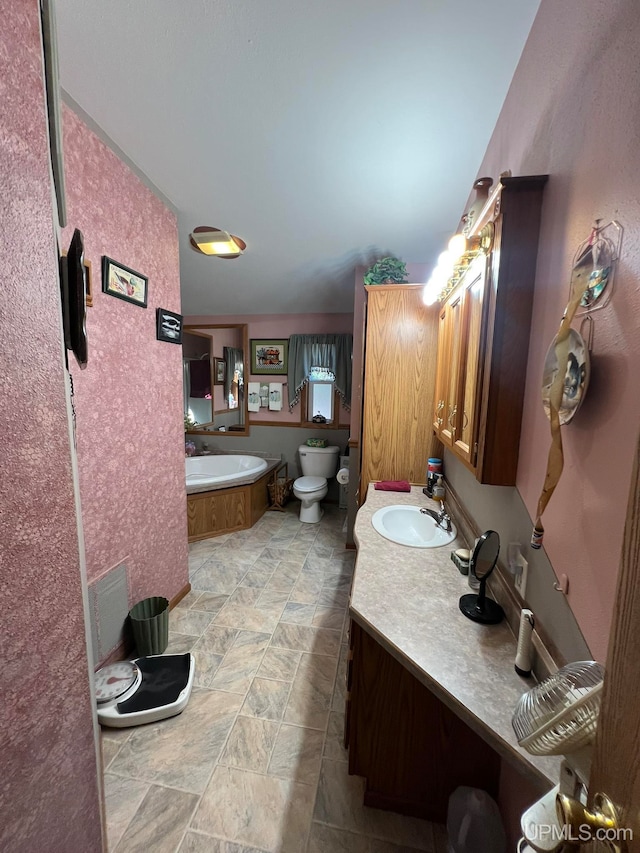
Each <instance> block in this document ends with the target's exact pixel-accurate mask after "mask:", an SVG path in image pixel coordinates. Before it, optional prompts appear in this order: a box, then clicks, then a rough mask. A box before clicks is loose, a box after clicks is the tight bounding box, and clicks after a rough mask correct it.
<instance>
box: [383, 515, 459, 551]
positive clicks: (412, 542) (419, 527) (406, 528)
mask: <svg viewBox="0 0 640 853" xmlns="http://www.w3.org/2000/svg"><path fill="white" fill-rule="evenodd" d="M371 523H372V524H373V527H374V530H377V531H378V533H379V534H380V535H381V536H384V538H385V539H389V540H390V541H391V542H397V543H398V545H409V546H410V547H411V548H439V547H440V546H441V545H448V544H449V542H453V540H454V539H455V538H456V529H455V527H454V526H453V524H452V525H451V530H450V531H447V530H443V529H442V528H441V527H438V525H437V524H436V522H435V519H433V518H432V517H431V516H430V515H426V514H425V513H423V512H420V507H419V506H405V505H395V506H385V507H383V508H382V509H379V510H377V511H376V512H374V514H373V515H372V517H371Z"/></svg>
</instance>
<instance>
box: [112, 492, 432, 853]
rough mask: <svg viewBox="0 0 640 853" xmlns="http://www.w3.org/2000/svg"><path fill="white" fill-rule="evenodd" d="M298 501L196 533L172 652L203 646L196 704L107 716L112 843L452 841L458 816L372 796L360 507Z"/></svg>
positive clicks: (149, 846)
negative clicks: (355, 732) (349, 691)
mask: <svg viewBox="0 0 640 853" xmlns="http://www.w3.org/2000/svg"><path fill="white" fill-rule="evenodd" d="M297 508H298V504H297V502H296V503H293V504H291V505H290V506H289V507H288V511H287V512H284V513H276V512H269V513H267V514H266V515H265V516H264V517H263V518H262V519H261V520H260V521H259V522H258V523H257V524H256V525H255V526H254V527H253V528H252V529H251V530H245V531H241V532H239V533H232V534H229V535H226V536H221V537H218V538H216V539H208V540H204V541H201V542H197V543H194V544H192V545H191V546H190V557H189V565H190V569H189V571H190V578H191V585H192V591H191V592H190V593H189V595H188V596H187V597H186V598H185V599H183V601H182V602H181V603H180V605H179V606H178V607H177V608H175V609H174V610H173V611H172V613H171V616H170V623H169V625H170V628H169V630H170V633H169V647H168V649H167V652H173V653H181V652H187V651H191V652H192V653H193V655H194V657H195V660H196V681H195V686H194V689H193V692H192V694H191V698H190V700H189V704H188V705H187V707H186V709H185V710H184V712H183V713H182V714H181V715H180V716H178V717H174V718H172V719H169V720H164V721H162V722H160V723H155V724H151V725H148V726H141V727H139V728H133V729H103V737H102V746H103V755H104V764H105V790H106V804H107V821H108V837H109V850H110V852H111V853H138V851H144V853H263V852H264V853H276V851H277V852H278V853H411V852H412V851H418V850H421V851H431V852H432V853H444V851H445V850H446V838H445V833H444V829H443V827H441V826H439V825H435V824H430V823H428V822H426V821H421V820H417V819H414V818H407V817H401V816H399V815H396V814H392V813H391V812H384V811H379V810H377V809H369V808H365V807H364V806H363V805H362V792H363V780H362V779H360V778H359V777H355V776H349V775H348V773H347V754H346V752H345V750H344V749H343V747H342V744H341V735H342V722H343V712H344V683H345V668H346V652H347V645H346V639H347V633H346V629H347V624H346V623H347V620H346V613H347V602H348V596H349V588H350V584H351V576H352V573H353V564H354V558H355V555H354V553H353V552H350V551H346V550H345V548H344V534H343V532H342V528H343V523H344V512H343V511H341V510H338V509H337V508H333V507H327V511H326V513H325V516H324V518H323V519H322V521H321V522H320V524H313V525H310V524H301V523H300V522H299V521H298V517H297Z"/></svg>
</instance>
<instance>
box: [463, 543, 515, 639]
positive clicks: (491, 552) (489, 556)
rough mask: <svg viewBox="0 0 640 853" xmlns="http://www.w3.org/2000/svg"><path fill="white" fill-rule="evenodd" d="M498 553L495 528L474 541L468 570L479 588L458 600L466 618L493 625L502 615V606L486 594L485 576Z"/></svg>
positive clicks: (491, 569) (489, 572)
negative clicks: (478, 583)
mask: <svg viewBox="0 0 640 853" xmlns="http://www.w3.org/2000/svg"><path fill="white" fill-rule="evenodd" d="M499 553H500V536H499V535H498V534H497V533H496V531H495V530H487V531H486V533H483V534H482V536H481V537H480V538H479V539H478V541H477V542H476V547H475V548H474V549H473V554H472V555H471V562H470V563H469V572H470V573H471V574H473V575H474V576H475V577H476V578H477V579H478V580H479V581H480V589H479V590H478V594H477V595H475V594H474V593H471V594H469V595H463V596H462V597H461V599H460V602H459V604H460V610H461V611H462V612H463V613H464V615H465V616H466V617H467V618H468V619H473V621H474V622H482V623H483V624H484V625H495V624H496V623H498V622H501V621H502V618H503V617H504V611H503V609H502V607H500V605H499V604H497V603H496V602H495V601H493V599H491V598H487V595H486V586H487V578H488V577H489V575H490V574H491V572H492V571H493V570H494V568H495V565H496V563H497V562H498V554H499Z"/></svg>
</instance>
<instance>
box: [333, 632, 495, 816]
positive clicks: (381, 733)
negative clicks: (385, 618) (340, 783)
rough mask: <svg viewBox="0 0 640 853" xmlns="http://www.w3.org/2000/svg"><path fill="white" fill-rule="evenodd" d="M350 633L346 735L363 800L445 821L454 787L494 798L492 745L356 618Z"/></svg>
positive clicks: (351, 771) (410, 813)
mask: <svg viewBox="0 0 640 853" xmlns="http://www.w3.org/2000/svg"><path fill="white" fill-rule="evenodd" d="M350 634H351V639H350V644H351V655H350V661H349V664H348V667H347V679H348V681H347V690H348V694H347V704H346V711H345V714H346V719H345V737H346V739H347V740H348V747H349V773H354V774H356V775H358V776H364V778H365V780H366V788H365V797H364V803H365V805H367V806H373V807H377V808H384V809H390V810H391V811H396V812H400V813H402V814H407V815H413V816H415V817H421V818H426V819H428V820H435V821H440V822H444V821H445V820H446V814H447V804H448V799H449V796H450V794H451V793H452V792H453V791H454V790H455V789H456V788H457V787H458V785H469V786H470V787H474V788H482V789H483V790H485V791H487V792H488V793H489V794H491V796H493V797H496V796H497V793H498V780H499V775H500V758H499V756H498V754H497V753H496V752H495V750H493V749H492V748H491V747H490V746H489V745H488V744H487V743H486V742H485V741H484V740H482V738H480V737H479V736H478V735H477V734H476V733H475V732H473V731H472V730H471V729H470V728H469V727H468V726H467V725H466V723H464V722H463V721H462V720H461V719H460V718H459V717H457V716H456V715H455V714H454V713H453V712H452V711H451V710H450V709H449V708H447V707H446V706H445V705H444V704H443V703H442V702H440V700H439V699H438V698H437V697H436V696H434V695H433V693H431V691H430V690H428V689H427V688H426V687H425V686H424V685H423V684H422V683H421V682H419V681H418V679H417V678H415V676H413V675H412V674H411V673H410V672H409V671H408V670H407V669H405V667H404V666H402V665H401V664H400V663H399V662H398V661H397V660H396V659H395V658H394V657H392V656H391V655H390V654H389V653H388V652H387V651H386V650H385V649H383V648H382V646H381V645H380V644H379V643H378V642H377V641H376V640H375V639H374V638H373V637H372V636H371V635H370V634H368V633H367V632H366V631H365V630H364V629H363V628H361V627H360V626H359V625H358V624H356V623H355V622H352V623H351V632H350Z"/></svg>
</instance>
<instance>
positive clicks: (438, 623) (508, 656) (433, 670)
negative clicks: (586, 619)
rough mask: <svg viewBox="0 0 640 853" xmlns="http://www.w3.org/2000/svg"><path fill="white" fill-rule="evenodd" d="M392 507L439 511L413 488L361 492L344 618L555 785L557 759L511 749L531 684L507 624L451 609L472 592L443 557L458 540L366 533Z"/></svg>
mask: <svg viewBox="0 0 640 853" xmlns="http://www.w3.org/2000/svg"><path fill="white" fill-rule="evenodd" d="M393 504H411V505H417V506H429V507H432V508H435V509H437V508H438V506H439V505H438V504H436V503H435V502H434V501H431V500H429V498H427V497H425V495H424V494H423V493H422V488H421V487H419V486H412V489H411V492H410V493H409V492H386V491H376V490H375V489H374V486H373V484H371V485H370V486H369V489H368V492H367V500H366V503H365V504H364V505H363V506H362V507H361V508H360V510H359V511H358V514H357V516H356V523H355V527H354V538H355V541H356V544H357V546H358V557H357V561H356V570H355V576H354V581H353V587H352V591H351V601H350V606H349V612H350V616H351V618H352V619H353V620H354V621H355V622H357V623H358V624H359V625H360V626H361V627H363V628H364V629H365V630H366V631H367V632H368V633H370V634H371V635H372V636H373V637H374V638H375V639H376V640H377V641H378V642H379V643H380V644H381V645H382V646H383V647H384V648H385V649H386V650H387V651H388V652H389V653H390V654H391V655H393V657H394V658H396V660H398V661H399V662H400V663H401V664H403V665H404V666H405V667H406V668H407V669H408V670H409V671H410V672H411V673H412V674H413V675H415V676H416V678H418V680H419V681H421V682H422V683H423V684H424V685H425V686H426V687H427V688H429V689H430V690H431V691H432V692H433V693H434V694H435V695H436V696H438V698H439V699H440V700H441V701H443V702H444V703H445V704H446V705H447V706H448V707H449V708H451V710H453V711H454V712H455V713H456V714H458V716H459V717H460V718H461V719H463V720H464V722H466V723H467V725H469V726H470V727H471V728H472V729H474V730H475V731H476V732H477V733H478V734H479V735H480V736H481V737H483V738H484V740H486V741H487V742H488V743H490V744H491V746H493V748H494V749H495V750H496V752H498V753H499V754H500V755H502V756H503V757H504V758H506V759H507V760H508V761H509V762H510V763H511V764H512V765H514V766H515V767H517V768H518V769H519V770H520V771H521V772H522V773H524V774H526V775H528V776H529V778H530V779H531V780H532V781H534V782H536V783H538V784H540V783H544V782H548V784H549V787H550V788H551V787H552V786H553V785H555V784H556V783H557V782H558V778H559V768H560V761H561V757H560V756H549V757H546V756H545V757H537V756H534V755H530V754H529V753H528V752H526V751H525V750H523V749H521V748H520V747H519V746H518V743H517V740H516V737H515V735H514V732H513V728H512V726H511V717H512V715H513V711H514V709H515V706H516V703H517V701H518V699H519V698H520V696H521V695H522V694H523V693H525V692H526V691H527V690H529V689H530V688H531V687H533V685H534V684H535V681H534V680H533V679H525V678H521V677H520V676H519V675H517V674H516V672H515V670H514V658H515V654H516V639H515V637H514V636H513V634H512V632H511V629H510V628H509V626H508V625H507V623H506V621H503V622H502V623H500V624H499V625H481V624H479V623H477V622H472V621H471V620H470V619H467V618H466V617H465V616H463V614H462V613H461V612H460V609H459V607H458V600H459V598H460V596H461V595H465V594H466V593H469V592H471V590H470V589H469V585H468V582H467V578H466V577H465V576H464V575H461V574H460V572H459V571H458V570H457V568H456V567H455V565H454V564H453V563H452V561H451V556H450V555H451V552H452V551H454V550H455V549H456V548H459V547H467V546H466V543H464V542H463V541H462V540H460V539H456V540H454V542H452V543H451V544H450V545H445V546H443V547H440V548H410V547H408V546H405V545H397V544H395V543H394V542H390V541H389V540H388V539H385V538H384V537H383V536H381V535H380V534H379V533H377V532H376V531H375V530H374V529H373V526H372V524H371V516H372V515H373V513H374V512H375V511H376V510H378V509H380V508H381V507H384V506H390V505H393ZM454 521H455V520H454Z"/></svg>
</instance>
